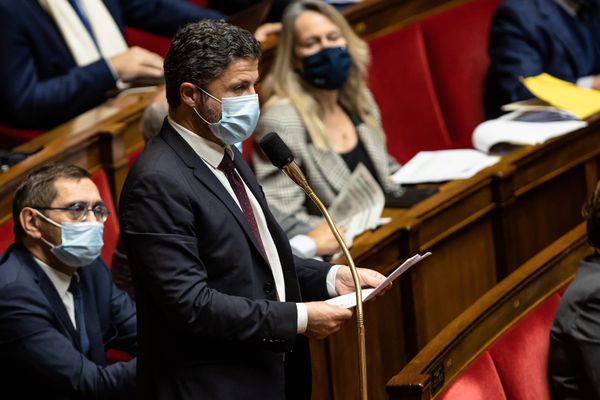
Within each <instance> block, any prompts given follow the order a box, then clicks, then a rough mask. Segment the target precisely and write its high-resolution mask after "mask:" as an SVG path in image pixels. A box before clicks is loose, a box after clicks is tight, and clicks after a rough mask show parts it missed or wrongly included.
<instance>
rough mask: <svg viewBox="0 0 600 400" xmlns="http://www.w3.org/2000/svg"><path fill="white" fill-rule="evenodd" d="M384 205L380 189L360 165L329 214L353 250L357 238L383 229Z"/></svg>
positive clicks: (332, 204) (336, 199) (334, 201)
mask: <svg viewBox="0 0 600 400" xmlns="http://www.w3.org/2000/svg"><path fill="white" fill-rule="evenodd" d="M384 205H385V196H384V194H383V191H382V190H381V187H380V186H379V184H378V183H377V181H376V180H375V178H373V176H372V175H371V173H370V172H369V170H368V169H367V167H365V166H364V165H363V164H359V165H358V167H356V168H355V169H354V172H353V173H352V175H351V176H350V179H349V180H348V183H347V184H346V185H345V186H344V188H343V189H342V190H341V191H340V192H339V193H338V195H337V197H336V198H335V199H334V200H333V202H332V203H331V205H330V207H329V213H330V214H331V217H332V218H333V220H334V221H336V222H338V223H339V225H340V226H341V227H342V229H343V230H344V239H345V242H346V244H347V245H348V247H350V246H351V245H352V241H353V240H354V237H356V236H357V235H360V234H361V233H363V232H365V231H367V230H369V229H375V228H376V227H377V226H379V225H380V217H381V212H382V211H383V207H384Z"/></svg>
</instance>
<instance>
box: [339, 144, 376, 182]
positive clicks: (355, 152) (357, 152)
mask: <svg viewBox="0 0 600 400" xmlns="http://www.w3.org/2000/svg"><path fill="white" fill-rule="evenodd" d="M340 156H342V158H343V159H344V162H345V163H346V165H347V166H348V168H349V169H350V171H354V169H355V168H356V167H358V164H360V163H362V164H364V165H365V167H367V169H368V170H369V172H370V173H371V175H373V178H375V180H376V181H377V182H379V179H377V171H376V170H375V166H374V165H373V162H372V161H371V158H370V157H369V154H368V153H367V150H366V149H365V146H364V145H363V143H362V141H361V140H360V138H359V139H358V143H357V144H356V146H355V147H354V148H353V149H352V150H350V151H349V152H348V153H343V154H340Z"/></svg>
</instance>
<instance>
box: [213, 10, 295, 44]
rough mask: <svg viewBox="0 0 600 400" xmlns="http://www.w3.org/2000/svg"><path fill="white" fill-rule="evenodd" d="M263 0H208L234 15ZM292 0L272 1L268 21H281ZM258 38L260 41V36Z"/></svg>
mask: <svg viewBox="0 0 600 400" xmlns="http://www.w3.org/2000/svg"><path fill="white" fill-rule="evenodd" d="M262 1H263V0H208V6H209V7H210V8H213V9H215V10H217V11H220V12H222V13H224V14H227V15H232V14H235V13H238V12H240V11H243V10H244V9H246V8H248V7H251V6H253V5H255V4H258V3H260V2H262ZM292 1H293V0H273V1H272V3H271V10H270V11H269V15H268V16H267V21H269V22H278V21H280V20H281V14H283V10H285V7H286V6H287V5H288V4H290V3H291V2H292ZM257 40H258V41H260V39H258V38H257Z"/></svg>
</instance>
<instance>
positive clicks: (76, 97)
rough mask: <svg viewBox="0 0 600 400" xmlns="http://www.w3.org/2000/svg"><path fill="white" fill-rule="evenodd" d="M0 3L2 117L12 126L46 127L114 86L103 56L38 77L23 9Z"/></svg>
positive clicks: (87, 106)
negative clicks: (14, 9)
mask: <svg viewBox="0 0 600 400" xmlns="http://www.w3.org/2000/svg"><path fill="white" fill-rule="evenodd" d="M9 4H10V2H3V3H1V4H0V59H1V60H2V62H0V82H2V85H3V88H2V90H1V92H2V96H0V107H1V108H2V109H1V111H0V113H1V115H2V119H4V120H5V121H6V122H8V123H10V124H11V125H13V126H22V127H28V128H49V127H52V126H54V125H56V124H58V123H60V122H61V121H64V120H65V119H69V118H72V117H74V116H76V115H78V114H80V113H81V112H83V111H85V110H87V109H90V108H92V107H94V106H96V105H98V104H100V103H101V102H102V101H103V100H104V99H105V95H104V93H105V92H106V91H107V90H109V89H111V88H112V87H114V84H115V80H114V77H113V75H112V73H111V71H110V69H109V67H108V65H107V64H106V62H105V61H104V60H100V61H97V62H95V63H93V64H90V65H88V66H86V67H82V68H73V69H71V70H70V71H69V72H68V73H67V74H64V75H61V76H58V77H56V78H52V79H45V80H43V79H40V77H39V76H38V74H37V66H36V62H44V61H47V60H37V61H36V60H34V56H33V54H32V53H31V47H30V46H31V45H30V42H29V41H30V40H31V38H30V37H29V32H28V31H27V24H28V21H27V17H28V16H27V15H24V16H23V15H16V13H15V12H12V11H11V9H10V7H11V6H10V5H9Z"/></svg>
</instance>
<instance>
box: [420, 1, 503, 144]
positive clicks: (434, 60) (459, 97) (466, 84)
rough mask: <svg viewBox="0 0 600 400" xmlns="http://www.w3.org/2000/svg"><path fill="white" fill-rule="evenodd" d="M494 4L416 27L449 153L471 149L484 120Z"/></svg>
mask: <svg viewBox="0 0 600 400" xmlns="http://www.w3.org/2000/svg"><path fill="white" fill-rule="evenodd" d="M499 3H500V0H477V1H471V2H469V3H467V4H465V5H462V6H459V7H455V8H452V9H450V10H448V11H446V12H443V13H441V14H438V15H434V16H432V17H430V18H427V19H426V20H424V21H423V22H422V25H423V37H424V39H425V46H426V49H427V55H428V58H429V64H430V68H431V76H432V79H433V84H434V88H435V91H436V93H437V96H438V101H439V104H440V107H441V110H442V114H443V118H444V120H445V121H446V126H447V128H448V131H449V133H450V136H451V139H452V143H453V146H454V147H459V148H469V147H472V144H471V135H472V133H473V130H474V129H475V127H476V126H477V125H478V124H479V123H481V122H483V120H484V102H483V96H484V86H485V77H486V74H487V70H488V68H489V64H490V61H489V57H488V55H487V47H488V36H489V33H488V32H489V29H490V24H491V20H492V16H493V14H494V11H495V9H496V7H497V5H498V4H499Z"/></svg>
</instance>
